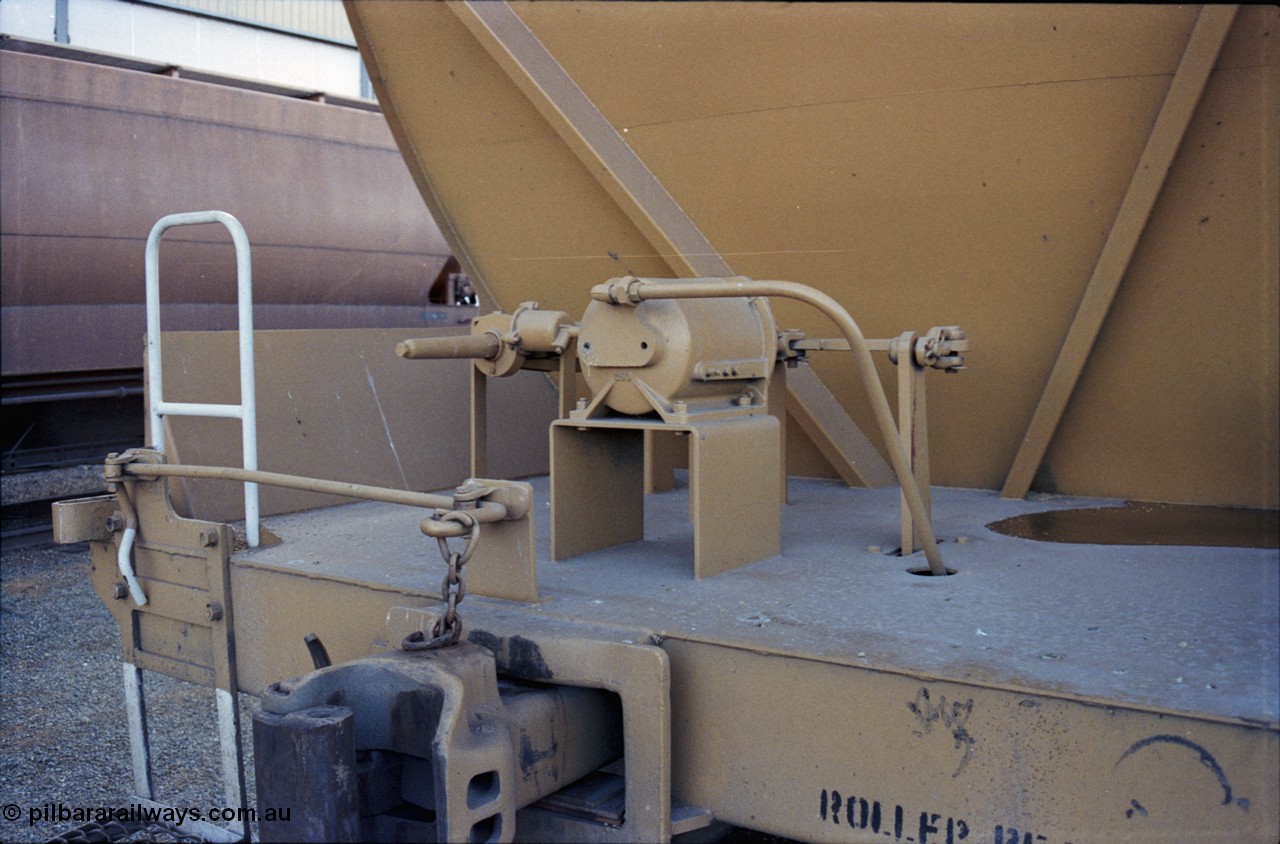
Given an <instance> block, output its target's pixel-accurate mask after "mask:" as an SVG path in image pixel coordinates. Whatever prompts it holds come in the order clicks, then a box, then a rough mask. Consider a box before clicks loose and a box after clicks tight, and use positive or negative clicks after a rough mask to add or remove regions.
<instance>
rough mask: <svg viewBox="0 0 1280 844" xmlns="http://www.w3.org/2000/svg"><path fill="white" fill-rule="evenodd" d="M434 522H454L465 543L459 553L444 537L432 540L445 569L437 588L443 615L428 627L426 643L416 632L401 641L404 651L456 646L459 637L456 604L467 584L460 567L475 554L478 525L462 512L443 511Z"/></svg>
mask: <svg viewBox="0 0 1280 844" xmlns="http://www.w3.org/2000/svg"><path fill="white" fill-rule="evenodd" d="M435 520H436V521H440V522H457V523H458V524H460V525H462V527H463V528H464V529H465V531H466V533H464V534H463V535H464V536H465V537H466V542H465V543H464V545H463V547H462V550H461V551H454V550H453V549H452V548H450V547H449V540H448V539H447V538H446V537H443V536H437V537H436V543H437V544H438V545H439V546H440V555H441V556H442V557H444V561H445V564H446V565H447V566H448V567H449V570H448V572H447V573H446V574H445V576H444V581H443V582H442V583H441V584H440V600H441V601H443V602H444V605H445V611H444V615H443V616H441V617H440V619H439V620H438V621H437V622H436V623H435V625H433V626H432V628H431V639H429V640H428V639H427V637H426V635H425V634H424V633H423V632H422V631H420V630H416V631H414V632H413V633H410V634H409V635H408V636H406V637H404V641H403V642H401V643H400V647H401V648H403V649H404V650H406V651H427V650H434V649H435V648H443V647H447V646H449V645H452V644H454V643H456V642H457V641H458V639H459V638H461V636H462V617H461V616H460V615H458V604H460V603H462V599H463V598H465V597H466V596H467V583H466V581H465V580H463V578H462V567H463V566H465V565H466V564H467V561H468V560H470V559H471V555H472V554H473V553H475V550H476V541H477V540H478V539H479V538H480V523H479V522H477V521H476V520H475V517H474V516H472V515H471V514H470V513H468V512H466V511H465V510H447V511H445V512H443V513H437V515H436V518H435Z"/></svg>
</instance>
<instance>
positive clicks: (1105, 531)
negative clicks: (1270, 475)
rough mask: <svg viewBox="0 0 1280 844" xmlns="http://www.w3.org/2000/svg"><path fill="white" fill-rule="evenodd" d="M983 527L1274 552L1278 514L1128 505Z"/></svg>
mask: <svg viewBox="0 0 1280 844" xmlns="http://www.w3.org/2000/svg"><path fill="white" fill-rule="evenodd" d="M987 527H988V528H989V529H991V530H994V531H995V532H996V533H1003V534H1005V535H1006V536H1016V537H1020V538H1022V539H1035V540H1039V541H1041V542H1066V543H1077V544H1081V543H1084V544H1093V545H1193V546H1218V547H1234V548H1280V514H1278V513H1277V512H1276V511H1275V510H1249V509H1245V508H1240V507H1205V506H1201V505H1194V504H1155V503H1149V502H1144V501H1129V502H1126V503H1125V505H1124V506H1123V507H1089V508H1083V509H1076V510H1049V511H1046V512H1042V513H1027V514H1025V515H1022V516H1013V517H1012V518H1008V519H1001V520H1000V521H998V522H992V523H991V524H989V525H987Z"/></svg>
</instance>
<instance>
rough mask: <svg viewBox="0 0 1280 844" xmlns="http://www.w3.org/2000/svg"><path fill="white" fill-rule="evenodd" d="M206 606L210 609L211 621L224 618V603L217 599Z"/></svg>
mask: <svg viewBox="0 0 1280 844" xmlns="http://www.w3.org/2000/svg"><path fill="white" fill-rule="evenodd" d="M204 606H205V609H206V610H208V615H209V620H210V621H221V620H222V604H220V603H218V602H217V601H210V602H209V603H207V604H205V605H204Z"/></svg>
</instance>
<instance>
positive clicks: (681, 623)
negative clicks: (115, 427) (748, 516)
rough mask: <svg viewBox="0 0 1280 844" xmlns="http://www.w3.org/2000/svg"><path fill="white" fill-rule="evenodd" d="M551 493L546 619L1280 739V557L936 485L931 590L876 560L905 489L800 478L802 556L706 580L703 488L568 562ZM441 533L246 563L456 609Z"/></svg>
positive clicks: (306, 548)
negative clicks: (1072, 539) (1011, 691)
mask: <svg viewBox="0 0 1280 844" xmlns="http://www.w3.org/2000/svg"><path fill="white" fill-rule="evenodd" d="M601 482H602V483H607V479H603V478H602V479H601ZM533 484H534V490H535V501H536V508H537V509H536V517H537V535H538V565H539V569H538V580H539V588H540V592H541V595H542V599H543V600H542V602H541V604H540V605H538V606H537V607H532V608H529V611H530V612H533V613H537V614H541V615H546V616H554V617H561V618H577V619H583V620H589V621H596V622H602V623H608V624H614V625H624V626H630V625H635V626H637V627H643V628H647V629H651V630H656V631H658V632H660V633H661V634H663V635H664V636H669V637H676V638H683V639H692V640H700V641H710V642H719V643H732V644H736V645H738V646H740V647H743V648H747V649H750V650H754V651H759V652H773V653H789V654H798V655H808V656H810V657H812V658H816V659H822V660H826V661H832V662H839V663H847V664H851V665H862V666H867V667H875V668H879V669H882V670H889V671H895V672H903V673H907V674H912V675H920V676H930V677H936V678H939V679H952V680H958V681H961V682H970V683H978V684H981V685H997V686H1004V687H1012V688H1019V689H1028V690H1035V691H1038V692H1041V693H1049V694H1057V695H1064V696H1067V697H1073V698H1074V697H1079V698H1085V699H1089V700H1094V701H1104V702H1114V703H1117V704H1121V705H1129V706H1136V707H1140V708H1149V709H1153V710H1159V711H1176V712H1184V713H1189V714H1197V715H1199V716H1202V717H1208V718H1212V719H1228V720H1237V719H1241V720H1247V721H1250V722H1253V723H1255V724H1256V723H1258V722H1261V723H1263V724H1267V725H1270V726H1272V727H1273V728H1274V727H1275V725H1276V724H1277V722H1280V631H1278V623H1280V552H1277V551H1275V550H1252V549H1241V548H1187V547H1158V546H1150V547H1148V546H1102V545H1070V544H1059V543H1050V542H1036V541H1031V540H1025V539H1017V538H1012V537H1008V536H1003V535H1000V534H997V533H995V532H993V531H990V530H988V529H987V528H986V527H984V526H985V525H986V524H988V523H990V522H993V521H995V520H998V519H1001V518H1004V517H1007V516H1011V515H1017V514H1020V513H1027V512H1035V511H1040V510H1046V509H1064V508H1068V507H1080V506H1097V505H1098V504H1099V503H1100V502H1099V501H1098V500H1096V499H1072V498H1051V499H1043V498H1042V499H1040V500H1033V501H1006V500H1002V499H1000V498H999V497H998V496H997V494H996V493H994V492H986V491H974V490H953V489H935V490H934V505H933V506H934V518H935V529H936V531H937V534H938V536H939V537H940V538H942V539H943V540H944V542H943V545H942V550H943V555H944V557H945V559H946V562H947V565H948V566H950V567H952V568H954V569H956V570H957V571H958V573H957V574H955V575H954V576H951V577H946V578H928V577H920V576H916V575H912V574H908V573H907V571H906V569H907V568H908V567H919V566H923V565H924V561H923V558H922V557H921V555H920V554H919V553H917V554H916V555H915V557H913V558H908V559H903V558H901V557H897V556H889V555H887V554H885V553H873V552H870V551H868V548H869V547H870V546H881V547H882V548H883V549H884V550H885V551H889V550H891V549H894V548H896V547H897V544H898V543H897V538H896V534H897V518H898V509H897V494H898V493H897V490H896V489H881V490H861V489H848V488H846V487H844V486H843V485H841V484H839V483H837V482H828V481H818V480H797V479H793V480H792V481H791V483H790V496H791V503H790V504H788V505H787V506H786V507H785V508H784V511H783V517H782V529H783V537H782V545H783V553H782V555H781V556H778V557H774V558H771V559H767V560H762V561H760V562H757V563H753V564H751V565H747V566H744V567H742V568H739V569H737V570H735V571H732V572H728V573H725V574H722V575H719V576H717V577H714V578H711V579H708V580H705V581H701V582H698V581H695V580H694V579H693V563H692V527H691V525H690V523H689V522H688V517H687V505H686V500H687V499H686V496H685V495H684V493H683V490H677V491H676V492H674V493H665V494H661V495H656V496H649V498H648V500H647V504H646V529H645V540H644V541H643V542H639V543H632V544H630V545H626V546H621V547H618V548H615V549H611V550H608V551H602V552H597V553H593V554H588V555H583V556H581V557H578V558H575V559H571V560H567V561H562V562H551V560H550V552H549V527H548V513H549V493H548V482H547V479H546V478H545V477H544V478H537V479H533ZM1102 503H1106V502H1102ZM586 517H588V518H607V517H608V516H607V514H600V515H592V516H586ZM421 518H422V512H421V511H419V510H415V509H413V508H407V507H399V506H395V505H384V504H373V503H357V504H350V505H343V506H340V507H336V508H328V509H325V510H319V511H312V512H308V513H300V514H294V515H288V516H277V517H274V518H271V519H268V520H266V521H265V524H266V525H267V526H268V527H269V528H270V529H271V530H272V531H274V532H275V533H276V534H278V535H279V536H281V537H282V538H283V540H284V542H283V543H282V544H281V545H278V546H276V547H273V548H264V549H259V550H257V551H254V552H243V553H240V554H238V555H237V559H238V560H241V561H243V562H248V563H250V564H252V565H256V566H268V567H282V568H285V569H297V570H302V571H305V572H306V573H307V574H309V575H311V576H321V577H334V578H340V579H344V580H346V579H350V580H358V581H367V582H370V583H371V584H375V585H377V586H378V587H380V588H384V589H390V590H393V591H400V592H404V593H406V595H409V596H422V597H424V598H425V597H426V596H430V595H432V594H433V593H434V594H438V592H436V591H435V590H438V588H439V586H438V584H439V583H440V577H441V575H442V574H443V570H444V569H443V564H442V563H441V561H440V557H439V553H438V551H437V550H436V548H435V543H434V542H429V541H428V540H426V538H425V537H423V536H422V534H421V533H420V532H419V530H418V523H419V521H420V520H421ZM958 537H966V538H967V539H968V541H966V542H963V543H957V542H956V539H957V538H958ZM482 600H484V599H482V598H479V597H477V596H474V595H472V596H470V597H468V598H467V601H466V603H465V604H464V605H463V614H464V617H465V609H466V604H475V603H478V602H480V601H482ZM417 602H418V600H417V599H416V598H412V597H411V598H409V599H407V603H410V604H414V603H417ZM424 602H425V601H424ZM510 606H513V607H514V606H518V605H510Z"/></svg>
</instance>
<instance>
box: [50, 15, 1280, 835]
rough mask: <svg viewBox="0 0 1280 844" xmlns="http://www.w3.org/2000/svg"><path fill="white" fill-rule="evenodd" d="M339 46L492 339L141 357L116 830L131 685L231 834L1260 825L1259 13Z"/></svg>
mask: <svg viewBox="0 0 1280 844" xmlns="http://www.w3.org/2000/svg"><path fill="white" fill-rule="evenodd" d="M348 13H349V16H350V19H351V22H352V25H353V28H354V30H355V32H356V35H357V40H358V41H359V43H360V47H361V50H362V53H363V56H364V59H365V62H366V65H367V66H368V69H369V72H370V75H371V77H372V79H373V83H374V87H375V89H376V91H377V93H378V98H379V101H380V103H381V105H382V107H383V109H384V112H385V113H386V115H387V119H388V122H389V124H390V126H391V129H392V133H393V135H394V136H395V138H396V140H397V142H398V144H399V147H400V150H401V152H402V153H403V155H404V158H405V160H406V161H407V163H408V165H409V169H410V172H411V173H412V175H413V178H414V179H415V180H416V182H417V186H418V189H419V191H420V192H421V194H422V196H423V198H424V199H425V201H426V203H427V205H428V206H429V207H430V210H431V212H432V214H433V216H434V218H435V220H436V221H437V222H438V223H439V225H440V226H441V229H442V231H443V232H444V234H445V237H446V239H447V240H448V242H449V245H450V247H451V249H452V251H453V253H454V254H455V255H457V256H458V257H459V260H460V261H461V263H462V267H463V269H464V270H465V271H466V272H467V274H468V275H469V276H470V277H471V278H472V279H473V280H474V281H475V283H476V284H477V287H478V289H479V291H480V294H481V297H482V304H483V306H484V307H483V308H482V312H483V314H484V315H483V316H481V317H480V318H478V319H477V320H476V321H475V322H474V324H473V325H472V329H471V331H470V333H467V334H462V335H457V334H449V333H441V332H436V333H434V334H431V333H429V332H428V334H429V335H430V336H417V337H411V336H404V334H403V333H396V332H387V331H381V332H370V331H363V332H362V331H349V332H336V333H335V332H314V333H305V332H256V334H255V333H252V332H248V333H246V334H245V335H244V337H242V338H241V340H240V343H239V345H237V339H236V335H234V334H232V333H227V334H217V335H195V334H183V333H166V334H163V335H161V334H160V333H159V331H158V327H155V330H153V332H152V335H151V348H152V357H150V358H149V364H148V366H149V377H150V382H149V383H150V388H149V389H150V392H149V400H150V412H151V417H150V418H151V435H150V439H149V442H150V444H151V445H152V446H153V448H151V449H146V450H139V451H136V452H130V453H127V454H124V455H119V456H116V457H113V458H112V459H110V460H108V464H107V476H108V479H109V480H110V481H111V482H112V484H113V491H114V492H115V494H114V495H113V496H108V497H104V498H101V499H91V500H85V501H80V502H70V503H64V504H61V505H59V506H58V507H57V516H58V518H59V520H60V521H59V531H60V532H61V536H62V538H63V539H64V540H66V541H76V540H83V539H92V540H93V555H94V570H95V573H94V578H95V584H96V587H97V589H98V591H99V593H100V594H101V595H102V598H103V600H104V601H105V602H106V604H107V605H108V606H109V607H110V608H111V610H112V612H113V613H114V614H115V616H116V618H117V619H118V620H119V622H120V624H121V630H122V634H123V640H124V651H125V660H126V669H125V680H126V685H127V690H128V691H129V695H130V697H129V699H130V701H131V705H130V718H131V724H132V725H133V728H134V731H133V732H134V737H135V745H134V746H135V779H136V785H137V790H138V793H139V795H140V796H141V797H143V798H148V799H149V798H151V796H152V791H151V788H152V786H151V782H150V776H149V768H148V764H147V755H146V721H145V717H144V712H145V710H144V709H143V708H142V706H141V701H142V685H141V677H142V674H143V672H144V671H159V672H163V673H168V674H173V675H176V676H179V677H183V678H185V679H188V680H190V681H192V682H197V683H203V684H207V685H212V686H215V687H216V688H217V689H218V690H219V692H218V699H219V712H220V716H221V718H220V725H221V732H222V738H223V742H224V748H225V753H224V758H225V762H226V764H225V766H224V767H225V780H226V784H227V790H228V799H229V800H230V801H231V802H232V803H233V804H235V805H245V804H246V795H245V793H244V792H245V789H244V777H243V766H244V763H243V761H242V759H241V757H240V743H239V741H238V736H239V731H240V724H239V720H238V714H237V712H238V710H237V708H236V707H235V706H234V705H233V702H234V700H235V694H236V693H237V692H244V693H248V694H252V695H256V696H258V697H260V699H261V712H260V713H259V714H257V715H256V716H255V717H254V724H253V733H254V755H255V765H256V782H257V802H256V809H257V810H258V811H259V813H263V812H265V811H266V810H268V809H270V808H272V807H277V808H278V807H292V809H293V816H292V820H291V821H289V822H281V821H279V819H276V820H274V821H271V820H266V819H265V818H264V817H262V816H260V817H259V818H258V821H259V825H258V829H259V832H260V834H261V836H262V838H263V839H264V840H298V839H299V838H309V839H315V840H358V839H359V840H410V839H419V838H420V839H424V840H432V839H434V840H441V841H445V840H449V841H454V840H470V841H507V840H513V839H514V840H532V841H547V840H576V841H665V840H669V839H671V838H673V837H679V836H687V838H681V840H689V841H692V840H710V839H712V838H714V837H715V836H716V835H718V834H721V833H723V832H724V831H725V830H729V829H747V830H756V831H759V832H763V833H769V834H773V835H779V836H785V837H787V838H791V839H799V840H811V841H885V840H888V841H896V842H915V844H927V843H928V842H944V841H945V842H947V844H953V842H985V843H986V844H1015V842H1016V844H1032V842H1070V841H1074V842H1084V841H1126V840H1128V841H1205V840H1217V841H1265V842H1273V841H1275V840H1276V838H1277V833H1278V830H1280V642H1278V641H1277V622H1278V620H1280V557H1278V553H1277V541H1276V534H1277V507H1280V501H1278V498H1277V475H1278V465H1277V463H1278V461H1277V438H1278V431H1280V418H1278V410H1277V378H1278V376H1277V372H1278V367H1280V353H1278V349H1277V323H1278V321H1280V313H1278V296H1280V175H1278V174H1280V72H1278V68H1280V46H1277V45H1278V42H1280V11H1277V9H1276V7H1274V6H1251V7H1242V8H1239V9H1237V8H1236V7H1233V6H1205V7H1203V8H1199V7H1191V6H1148V5H1141V6H1093V5H1088V6H1059V5H978V6H970V5H952V4H947V5H915V4H887V5H876V4H861V3H857V4H853V3H850V4H772V3H741V4H739V3H705V4H704V3H671V4H629V3H590V2H580V3H530V4H525V3H505V2H459V3H447V4H446V3H404V2H389V3H375V2H360V3H352V4H350V5H349V7H348ZM441 115H447V116H448V119H445V120H441V119H440V117H441ZM201 221H216V222H222V223H224V224H225V225H227V226H228V227H231V228H234V225H233V224H234V221H233V220H229V219H226V218H224V217H219V216H216V215H214V216H205V217H200V216H196V217H180V218H166V221H165V222H164V224H163V225H176V224H183V223H197V222H201ZM162 231H163V226H160V227H158V228H157V229H156V230H155V233H154V234H153V245H154V246H155V248H156V249H159V248H160V234H161V233H162ZM252 237H253V232H252V231H250V232H248V241H250V242H251V241H252ZM238 248H240V249H241V250H242V251H246V252H247V248H248V247H238ZM229 255H230V251H229V250H228V256H229ZM228 260H230V257H228ZM245 263H246V264H247V263H248V258H247V254H246V255H245ZM162 337H163V343H164V347H163V353H161V350H160V348H159V344H160V340H161V338H162ZM245 338H250V339H251V340H252V343H249V342H248V340H246V339H245ZM246 345H249V346H251V348H250V349H248V352H249V353H248V354H245V351H246V350H245V346H246ZM237 349H239V354H240V355H241V357H240V360H241V361H242V363H241V365H240V366H239V367H237V365H236V363H235V361H236V356H237ZM460 359H461V360H460ZM468 359H469V360H470V362H467V360H468ZM245 373H250V374H253V375H254V376H255V377H256V381H248V382H245V381H239V382H238V379H240V378H243V376H244V375H245ZM238 383H239V384H240V386H238ZM926 398H927V402H926ZM255 402H256V407H254V408H251V407H250V406H249V405H253V404H255ZM199 413H206V414H214V415H215V416H220V417H231V418H214V419H205V418H200V417H197V416H192V415H191V414H199ZM251 420H253V421H252V424H250V423H251ZM242 431H243V433H242ZM255 440H256V450H255V451H253V453H252V454H251V453H250V449H249V448H248V447H247V444H248V443H250V442H251V441H255ZM259 463H260V464H261V469H262V470H269V471H255V470H254V469H256V468H257V465H258V464H259ZM242 466H243V467H245V468H242ZM227 467H229V468H227ZM317 478H321V479H324V480H316V479H317ZM242 487H243V489H244V498H243V503H242V498H241V489H242ZM259 488H261V498H260V499H259V498H258V490H259ZM440 489H445V490H447V491H446V492H445V493H442V494H441V493H437V494H429V493H427V492H426V491H427V490H440ZM339 496H343V497H339ZM351 498H359V499H364V500H361V501H356V502H354V503H352V502H350V501H349V500H348V499H351ZM344 502H346V503H344ZM424 534H425V536H424ZM442 578H443V584H441V579H442ZM203 831H204V832H205V833H207V834H220V833H217V830H212V829H204V830H203ZM227 834H230V835H236V834H238V830H237V829H235V828H233V829H232V830H231V832H230V833H227ZM730 834H734V835H740V834H742V833H730Z"/></svg>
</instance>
